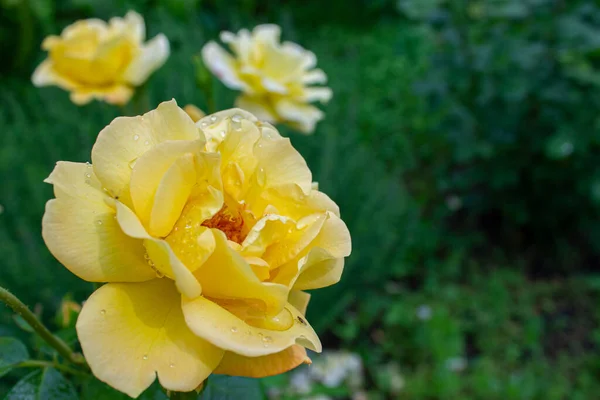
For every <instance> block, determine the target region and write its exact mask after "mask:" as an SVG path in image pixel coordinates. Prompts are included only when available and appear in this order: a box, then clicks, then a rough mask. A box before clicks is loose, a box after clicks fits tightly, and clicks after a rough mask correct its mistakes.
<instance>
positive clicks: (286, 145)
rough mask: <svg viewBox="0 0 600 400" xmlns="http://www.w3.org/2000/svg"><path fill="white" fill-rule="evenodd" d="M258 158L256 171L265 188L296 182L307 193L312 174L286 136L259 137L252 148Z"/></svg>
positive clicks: (309, 189) (310, 185) (310, 186)
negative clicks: (260, 175)
mask: <svg viewBox="0 0 600 400" xmlns="http://www.w3.org/2000/svg"><path fill="white" fill-rule="evenodd" d="M254 155H255V156H256V158H257V160H258V168H257V173H260V174H262V175H263V176H262V178H260V179H259V182H258V183H259V185H260V184H261V183H263V184H262V186H264V187H265V188H266V189H268V188H272V187H278V186H282V185H289V184H296V185H298V187H300V189H301V190H302V191H303V192H304V194H309V193H310V191H311V188H312V174H311V172H310V169H309V168H308V166H307V165H306V161H305V160H304V158H303V157H302V156H301V155H300V153H298V151H297V150H296V149H294V147H293V146H292V144H291V142H290V139H288V138H274V139H268V138H264V137H263V138H261V139H260V140H259V141H258V143H257V145H256V146H255V148H254Z"/></svg>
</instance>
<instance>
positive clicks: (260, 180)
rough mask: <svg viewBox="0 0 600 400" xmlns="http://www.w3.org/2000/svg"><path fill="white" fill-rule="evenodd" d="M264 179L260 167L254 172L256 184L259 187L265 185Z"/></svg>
mask: <svg viewBox="0 0 600 400" xmlns="http://www.w3.org/2000/svg"><path fill="white" fill-rule="evenodd" d="M265 178H266V174H265V169H264V168H263V167H260V168H259V169H258V171H257V172H256V182H257V183H258V185H259V186H264V185H265Z"/></svg>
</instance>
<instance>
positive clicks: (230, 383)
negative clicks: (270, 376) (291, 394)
mask: <svg viewBox="0 0 600 400" xmlns="http://www.w3.org/2000/svg"><path fill="white" fill-rule="evenodd" d="M264 398H265V396H264V394H263V392H262V389H261V387H260V381H259V380H258V379H252V378H242V377H238V376H226V375H211V376H210V377H209V378H208V383H207V384H206V388H205V389H204V391H203V392H202V394H201V395H200V397H199V399H200V400H237V399H247V400H259V399H264Z"/></svg>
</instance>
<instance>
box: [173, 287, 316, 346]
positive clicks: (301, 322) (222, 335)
mask: <svg viewBox="0 0 600 400" xmlns="http://www.w3.org/2000/svg"><path fill="white" fill-rule="evenodd" d="M182 305H183V315H184V316H185V321H186V323H187V325H188V326H189V327H190V329H191V330H192V331H193V332H194V333H195V334H196V335H198V336H200V337H201V338H203V339H205V340H208V341H209V342H211V343H212V344H214V345H215V346H217V347H220V348H222V349H225V350H228V351H232V352H234V353H237V354H240V355H243V356H247V357H258V356H264V355H267V354H274V353H278V352H280V351H282V350H285V349H287V348H288V347H290V346H292V345H293V344H299V345H301V346H304V347H307V348H309V349H311V350H314V351H316V352H321V342H320V341H319V338H318V336H317V334H316V333H315V331H314V330H313V329H312V327H311V326H310V325H309V324H308V322H307V321H306V319H304V316H303V315H301V313H300V312H299V311H298V310H296V309H295V308H294V307H293V306H292V305H290V304H287V305H286V306H285V309H287V310H288V311H289V312H290V313H291V316H292V318H293V319H294V321H295V322H294V323H293V324H292V326H291V327H290V328H289V329H287V330H284V331H279V330H269V329H263V328H256V327H254V326H251V325H248V324H247V323H245V322H244V321H242V320H241V319H239V318H238V317H236V316H235V315H234V314H232V313H230V312H229V311H227V310H225V309H224V308H223V307H221V306H219V305H218V304H216V303H214V302H212V301H210V300H208V299H207V298H205V297H203V296H200V297H197V298H195V299H193V300H190V299H182ZM298 317H300V318H301V319H298ZM207 321H211V323H207Z"/></svg>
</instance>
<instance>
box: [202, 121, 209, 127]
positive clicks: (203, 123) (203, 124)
mask: <svg viewBox="0 0 600 400" xmlns="http://www.w3.org/2000/svg"><path fill="white" fill-rule="evenodd" d="M200 126H201V127H203V128H206V127H207V126H208V122H206V121H202V122H200Z"/></svg>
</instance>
